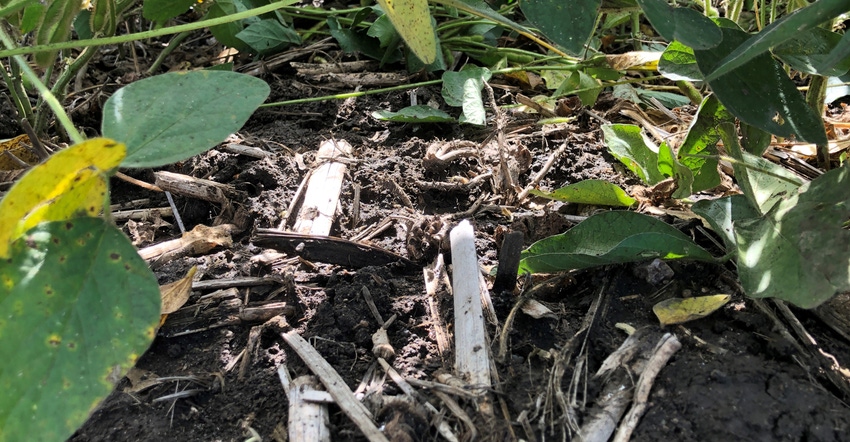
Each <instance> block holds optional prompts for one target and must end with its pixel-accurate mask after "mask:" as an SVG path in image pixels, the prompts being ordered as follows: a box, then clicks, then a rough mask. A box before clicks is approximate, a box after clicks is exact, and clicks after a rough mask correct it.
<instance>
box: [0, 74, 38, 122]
mask: <svg viewBox="0 0 850 442" xmlns="http://www.w3.org/2000/svg"><path fill="white" fill-rule="evenodd" d="M16 66H17V65H16V64H15V63H10V64H9V71H11V72H9V71H6V67H5V66H3V67H2V69H0V73H2V75H3V81H4V82H5V83H6V88H7V89H9V95H10V96H11V98H12V101H14V102H15V107H16V108H17V109H18V114H19V115H18V118H21V119H24V120H28V121H32V103H30V99H29V96H27V93H26V91H25V90H24V87H23V81H21V76H20V70H18V69H17V68H16Z"/></svg>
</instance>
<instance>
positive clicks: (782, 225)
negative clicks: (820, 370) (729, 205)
mask: <svg viewBox="0 0 850 442" xmlns="http://www.w3.org/2000/svg"><path fill="white" fill-rule="evenodd" d="M848 188H850V164H848V163H847V162H845V164H844V166H843V167H841V168H840V169H835V170H832V171H830V172H827V173H825V174H824V175H821V176H820V177H818V178H816V179H815V180H813V181H811V182H809V183H807V184H804V185H803V186H801V187H800V189H799V191H798V192H795V193H793V194H792V195H791V196H789V197H788V198H786V199H784V200H782V201H779V202H778V203H777V204H776V206H775V207H774V208H773V209H772V210H771V211H770V212H769V213H767V214H766V215H765V216H764V217H761V218H756V219H748V220H741V221H738V222H736V223H735V224H734V230H735V240H736V246H737V250H738V275H739V277H740V279H741V286H742V287H743V288H744V292H745V293H746V294H747V296H752V297H754V298H763V297H774V298H779V299H782V300H785V301H788V302H790V303H792V304H795V305H797V306H798V307H802V308H814V307H817V306H818V305H819V304H821V303H822V302H824V301H826V300H827V299H829V298H831V297H832V296H834V295H835V294H836V293H840V292H846V291H848V290H850V230H847V220H848V219H850V193H848V192H847V189H848Z"/></svg>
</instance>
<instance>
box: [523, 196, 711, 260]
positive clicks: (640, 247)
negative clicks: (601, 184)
mask: <svg viewBox="0 0 850 442" xmlns="http://www.w3.org/2000/svg"><path fill="white" fill-rule="evenodd" d="M653 258H662V259H680V258H688V259H696V260H702V261H713V260H714V259H713V258H712V257H711V254H710V253H708V252H707V251H706V250H705V249H703V248H701V247H699V246H698V245H696V244H694V243H693V242H692V241H691V240H690V238H688V236H687V235H685V234H684V233H682V232H680V231H678V230H676V228H674V227H672V226H670V225H668V224H666V223H664V222H662V221H659V220H657V219H655V218H653V217H651V216H647V215H642V214H639V213H635V212H626V211H615V212H603V213H599V214H596V215H593V216H591V217H589V218H587V219H586V220H584V221H582V222H581V223H579V224H578V225H577V226H575V227H573V228H572V229H570V230H568V231H567V232H565V233H562V234H560V235H555V236H550V237H549V238H544V239H542V240H540V241H537V242H536V243H534V244H532V245H531V246H530V247H529V248H528V249H526V250H524V251H523V252H522V258H521V260H520V265H519V269H520V273H552V272H560V271H564V270H573V269H583V268H587V267H594V266H600V265H607V264H619V263H625V262H635V261H643V260H647V259H653Z"/></svg>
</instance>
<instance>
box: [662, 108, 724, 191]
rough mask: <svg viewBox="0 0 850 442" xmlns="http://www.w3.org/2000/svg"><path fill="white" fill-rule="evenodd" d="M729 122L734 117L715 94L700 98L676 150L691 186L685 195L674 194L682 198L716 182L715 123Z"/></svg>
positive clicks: (717, 182) (716, 124)
mask: <svg viewBox="0 0 850 442" xmlns="http://www.w3.org/2000/svg"><path fill="white" fill-rule="evenodd" d="M731 121H734V117H733V116H732V114H730V113H729V112H728V111H727V110H726V107H725V106H723V104H721V103H720V102H719V101H718V100H717V98H716V97H714V96H713V95H712V96H709V97H706V98H705V99H704V100H703V101H702V103H701V104H700V106H699V109H698V110H697V115H696V118H694V120H693V122H692V123H691V127H690V128H688V134H687V135H686V136H685V139H684V141H682V145H681V146H680V147H679V153H678V159H679V161H681V162H682V164H684V165H685V166H687V167H688V169H690V170H691V173H693V177H694V181H693V187H692V188H691V189H689V190H690V193H688V194H687V195H675V197H677V198H684V197H686V196H688V195H691V194H692V193H694V192H699V191H702V190H706V189H711V188H712V187H715V186H717V185H719V184H720V174H719V173H718V172H717V163H718V159H717V155H718V151H717V142H718V141H720V132H719V130H718V126H719V124H720V123H722V122H731ZM680 188H681V186H680Z"/></svg>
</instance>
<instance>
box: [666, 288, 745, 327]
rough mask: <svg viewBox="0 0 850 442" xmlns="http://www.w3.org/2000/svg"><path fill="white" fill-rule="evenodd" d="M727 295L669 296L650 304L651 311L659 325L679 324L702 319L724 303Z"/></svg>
mask: <svg viewBox="0 0 850 442" xmlns="http://www.w3.org/2000/svg"><path fill="white" fill-rule="evenodd" d="M730 299H732V297H731V296H729V295H711V296H697V297H694V298H670V299H667V300H664V301H661V302H659V303H658V304H655V305H654V306H652V311H653V312H654V313H655V316H657V317H658V320H659V321H660V322H661V325H673V324H681V323H684V322H688V321H693V320H696V319H702V318H704V317H706V316H708V315H710V314H712V313H714V312H715V311H717V309H719V308H720V307H723V306H724V305H726V303H727V302H729V300H730Z"/></svg>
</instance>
